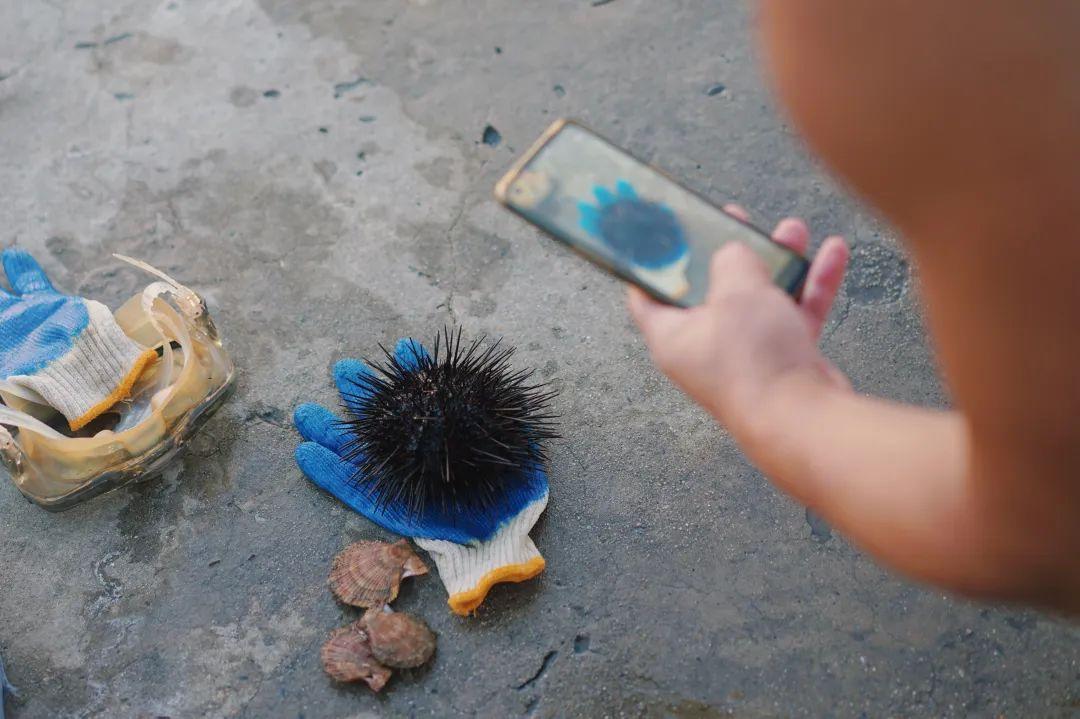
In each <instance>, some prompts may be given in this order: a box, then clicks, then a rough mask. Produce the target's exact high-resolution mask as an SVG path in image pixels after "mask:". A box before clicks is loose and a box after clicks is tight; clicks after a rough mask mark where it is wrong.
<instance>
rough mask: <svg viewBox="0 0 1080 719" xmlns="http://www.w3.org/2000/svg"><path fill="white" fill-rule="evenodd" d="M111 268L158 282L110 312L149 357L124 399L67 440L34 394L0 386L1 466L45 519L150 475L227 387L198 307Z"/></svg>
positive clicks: (226, 368)
mask: <svg viewBox="0 0 1080 719" xmlns="http://www.w3.org/2000/svg"><path fill="white" fill-rule="evenodd" d="M120 259H123V260H125V261H127V262H131V263H132V264H135V265H136V266H138V267H141V268H143V269H146V270H147V271H149V272H152V273H154V274H156V275H158V276H159V277H161V278H162V281H160V282H154V283H152V284H151V285H149V286H148V287H147V288H146V289H145V290H143V292H142V293H141V294H139V295H136V296H135V297H132V298H131V299H130V300H128V301H127V302H126V303H125V304H124V305H123V306H122V307H121V308H120V309H119V310H118V311H117V312H116V321H117V324H119V325H120V328H121V329H122V330H123V331H124V332H125V333H126V334H127V335H128V336H129V337H131V338H132V339H133V340H135V341H136V342H138V343H139V344H141V345H143V346H145V347H152V348H155V349H156V350H157V352H158V360H157V362H155V363H154V364H153V365H151V366H150V367H149V368H148V369H147V370H146V371H145V372H144V373H143V375H142V376H141V377H140V378H139V380H138V382H137V383H136V385H135V387H134V388H133V390H132V393H131V397H130V398H129V399H127V400H125V401H123V402H120V403H118V404H117V405H115V406H114V407H113V408H112V409H111V410H110V411H109V412H107V413H105V414H104V415H102V416H101V417H99V418H97V419H95V420H94V421H93V422H91V423H90V424H89V425H88V426H87V427H85V428H83V429H82V430H80V431H78V432H71V431H70V430H69V429H68V428H67V422H66V421H64V418H63V417H62V416H61V415H60V414H59V413H58V412H56V411H55V410H53V409H52V408H50V407H48V406H47V405H45V404H43V402H42V400H41V398H40V397H35V396H34V393H33V392H31V391H28V390H26V389H25V388H22V387H16V386H14V385H11V384H10V383H6V382H3V383H0V399H3V401H4V404H5V405H6V406H4V407H0V462H2V463H3V465H4V467H6V469H7V471H8V473H9V474H10V476H11V479H12V481H14V482H15V486H17V487H18V488H19V491H20V492H22V493H23V494H24V495H26V496H27V497H28V498H29V499H31V500H32V501H34V502H35V503H37V504H38V505H40V506H42V507H44V508H45V509H48V510H51V511H60V510H64V509H68V508H70V507H72V506H74V505H76V504H79V503H80V502H83V501H85V500H87V499H90V498H91V497H94V496H96V495H98V494H102V493H103V492H108V491H111V490H113V489H116V488H118V487H122V486H124V485H126V484H129V483H131V482H135V481H138V480H142V479H148V478H150V477H152V476H154V475H156V474H158V473H159V472H160V470H161V469H162V468H164V467H165V465H166V464H168V463H169V461H170V460H172V459H173V457H175V456H176V453H177V452H178V451H179V450H180V448H181V447H182V446H183V444H184V442H185V441H186V440H187V439H188V438H189V437H190V436H191V435H192V433H194V432H195V431H196V430H197V429H198V428H199V427H200V426H201V425H202V423H203V422H205V421H206V420H207V419H209V417H210V416H211V415H212V414H213V412H214V410H216V409H217V408H218V406H220V404H221V402H222V401H224V399H225V397H226V396H227V394H228V391H229V389H230V388H231V386H232V383H233V378H234V368H233V364H232V362H231V360H230V359H229V357H228V355H227V354H226V353H225V351H224V349H222V346H221V341H220V340H219V338H218V333H217V329H216V328H215V327H214V323H213V321H212V320H211V319H210V316H209V314H207V311H206V304H205V303H204V302H203V300H202V298H201V297H199V296H198V295H197V294H196V293H195V292H193V291H191V290H190V289H188V288H186V287H184V286H183V285H181V284H179V283H177V282H175V281H174V280H172V279H171V278H169V277H167V276H166V275H164V274H162V273H160V272H158V271H157V270H154V269H153V268H151V267H149V266H148V265H145V264H143V263H141V262H138V261H137V260H131V259H129V258H125V257H121V258H120Z"/></svg>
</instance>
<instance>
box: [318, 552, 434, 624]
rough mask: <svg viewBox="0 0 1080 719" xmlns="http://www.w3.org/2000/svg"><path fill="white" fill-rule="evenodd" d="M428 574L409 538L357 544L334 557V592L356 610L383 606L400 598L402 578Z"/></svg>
mask: <svg viewBox="0 0 1080 719" xmlns="http://www.w3.org/2000/svg"><path fill="white" fill-rule="evenodd" d="M427 571H428V568H427V566H426V565H425V564H424V563H423V561H421V560H420V557H418V556H416V554H415V553H414V552H413V550H412V547H411V546H409V541H408V540H407V539H402V540H400V541H397V542H395V543H393V544H387V543H386V542H356V543H355V544H350V545H349V546H348V547H346V548H345V549H344V550H342V552H341V553H340V554H338V555H337V556H336V557H334V564H333V566H332V567H331V568H330V580H329V582H330V591H332V592H333V593H334V596H336V597H337V598H338V599H340V600H341V601H343V602H345V603H346V604H350V605H352V606H354V607H362V608H365V609H366V608H369V607H380V606H382V605H383V604H386V603H387V602H392V601H394V598H395V597H397V594H398V588H399V587H400V586H401V579H402V577H413V576H416V575H419V574H427Z"/></svg>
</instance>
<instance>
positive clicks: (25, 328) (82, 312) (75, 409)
mask: <svg viewBox="0 0 1080 719" xmlns="http://www.w3.org/2000/svg"><path fill="white" fill-rule="evenodd" d="M0 259H2V261H3V265H4V273H5V274H6V275H7V278H8V283H9V284H10V285H11V289H12V292H11V293H10V294H9V293H8V292H5V291H3V290H2V289H0V379H4V380H6V381H8V382H10V383H12V384H14V385H18V386H20V387H24V388H27V389H30V390H32V391H33V392H35V393H37V394H38V395H40V396H41V398H42V399H43V400H44V402H45V404H47V405H49V406H51V407H53V408H54V409H56V410H57V411H59V412H60V413H61V414H62V415H64V417H65V418H67V421H68V424H69V425H70V427H71V429H72V431H75V430H78V429H81V428H82V427H84V426H86V425H87V424H88V423H89V422H90V421H92V420H93V419H94V418H96V417H97V416H99V415H101V414H103V413H104V412H106V411H107V410H108V409H109V408H110V407H112V406H113V405H114V404H116V403H117V402H119V401H120V400H122V399H125V398H126V397H127V396H128V394H129V393H130V392H131V388H132V386H133V385H134V384H135V381H136V380H137V379H138V378H139V375H140V374H142V372H143V370H144V369H146V367H147V366H148V365H150V364H151V363H152V362H153V361H154V360H155V359H157V353H156V352H155V351H154V350H153V349H146V348H143V347H140V346H139V345H138V344H136V343H135V342H134V341H132V340H131V339H130V338H129V337H128V336H127V335H125V334H124V332H123V330H121V329H120V327H119V325H117V324H116V320H115V319H114V318H113V314H112V312H111V311H110V310H109V308H108V307H106V306H105V305H103V304H101V303H100V302H95V301H93V300H85V299H83V298H81V297H69V296H68V295H64V294H61V293H60V292H57V291H56V289H54V288H53V286H52V283H51V282H49V278H48V277H46V276H45V271H44V270H42V269H41V266H40V265H38V263H37V262H36V261H35V260H34V258H33V257H31V256H30V254H29V253H27V252H26V251H25V250H22V249H19V248H17V247H9V248H8V249H6V250H4V252H3V255H2V256H0Z"/></svg>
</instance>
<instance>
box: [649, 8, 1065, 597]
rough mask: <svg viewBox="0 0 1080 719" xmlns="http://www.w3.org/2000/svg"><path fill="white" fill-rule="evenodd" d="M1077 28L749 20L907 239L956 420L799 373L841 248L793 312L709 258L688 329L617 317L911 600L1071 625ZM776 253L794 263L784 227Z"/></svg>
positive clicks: (744, 256) (823, 13)
mask: <svg viewBox="0 0 1080 719" xmlns="http://www.w3.org/2000/svg"><path fill="white" fill-rule="evenodd" d="M1078 26H1080V5H1077V4H1076V3H1074V2H1071V0H1055V1H1052V0H1041V1H1040V0H1033V2H1028V3H1014V2H1011V1H1010V0H985V1H984V0H956V1H955V2H950V3H940V2H934V1H933V0H916V1H911V0H882V2H873V3H866V2H862V1H861V0H805V1H803V2H798V3H792V2H786V1H785V0H764V2H763V4H762V28H763V33H764V40H765V45H766V48H767V50H768V55H769V57H770V60H771V63H772V68H773V72H774V75H775V77H776V82H777V86H778V88H779V90H780V93H781V96H782V98H783V99H784V100H785V101H786V103H787V106H788V107H789V109H790V111H791V113H792V115H793V117H794V118H795V120H796V121H797V122H798V123H799V125H800V126H801V127H802V129H803V131H804V133H805V136H806V137H807V140H808V142H809V143H810V144H811V145H812V146H813V147H814V149H816V150H817V151H818V152H819V153H820V154H821V156H822V157H823V158H824V159H825V161H826V162H827V163H829V164H830V165H831V167H832V168H833V169H834V170H836V171H837V172H838V174H840V175H841V176H842V177H843V178H844V179H845V180H847V181H848V182H849V184H850V185H851V186H852V187H853V188H854V189H855V190H856V191H858V192H860V193H861V194H862V195H863V196H864V197H865V198H867V199H868V200H869V201H870V202H871V203H872V204H874V205H875V206H876V207H877V208H878V209H879V210H880V211H882V212H883V213H884V214H885V215H886V216H887V217H888V218H889V219H890V220H891V221H892V222H893V223H894V224H895V225H896V226H897V227H899V228H900V229H901V231H902V232H903V233H904V235H905V239H906V240H907V241H908V242H909V247H910V249H911V251H912V254H913V256H914V259H915V261H916V263H917V264H918V266H919V269H920V274H921V278H922V285H923V288H924V293H925V294H924V299H925V302H926V305H927V310H928V315H929V319H930V324H931V329H932V332H933V334H934V338H935V341H936V343H937V345H938V348H939V351H940V356H941V360H942V364H943V368H944V371H945V374H946V376H947V377H948V379H949V383H950V386H951V388H952V391H953V395H954V399H955V403H956V406H957V407H958V410H957V411H956V412H955V413H938V412H931V411H926V410H919V409H914V408H906V407H902V406H898V405H893V404H890V403H885V402H880V401H877V400H873V399H869V398H864V397H858V396H856V395H854V394H852V393H850V392H849V391H848V390H847V389H846V388H845V387H843V386H842V384H841V383H839V382H838V381H837V380H836V377H835V371H834V370H831V369H830V368H828V366H827V365H826V364H825V362H824V360H823V359H821V357H820V355H818V354H817V353H816V350H815V349H814V347H813V345H814V342H815V341H816V333H817V331H818V329H819V327H820V320H821V318H822V316H823V315H822V306H824V307H825V308H826V309H827V307H828V305H829V304H830V303H831V300H832V295H833V293H834V292H835V284H836V283H838V277H836V275H837V267H838V266H840V267H841V271H842V264H843V257H842V256H841V249H840V248H841V247H842V245H840V244H838V241H834V242H833V243H832V244H831V245H830V244H828V243H827V244H826V245H825V246H824V247H823V249H822V251H821V252H820V253H819V257H818V258H817V260H816V261H815V270H814V271H813V272H812V274H811V278H810V284H809V285H808V292H807V296H806V297H804V300H803V305H802V306H796V305H794V303H791V302H790V301H787V300H786V298H784V297H783V296H782V295H779V293H775V292H773V291H772V288H770V287H768V286H767V282H764V281H763V279H764V274H763V273H760V272H759V270H760V267H758V266H757V265H755V258H754V257H753V256H752V255H750V254H749V253H748V252H745V251H741V248H729V250H730V251H725V252H724V253H721V255H719V256H718V257H717V260H716V261H715V262H714V268H713V275H712V280H713V286H714V292H713V294H712V296H711V297H710V303H709V305H708V306H707V307H705V308H701V310H700V311H698V310H692V311H689V312H685V311H679V310H673V309H670V308H665V307H660V306H658V305H655V304H654V303H650V302H649V301H648V300H647V299H646V298H644V297H642V296H640V295H636V294H635V295H632V302H631V307H632V310H633V311H634V315H635V318H636V319H637V320H638V322H639V324H640V325H641V326H642V329H643V331H644V333H645V336H646V339H647V341H648V342H649V345H650V348H651V349H652V351H653V354H654V357H655V358H656V359H657V362H658V364H659V365H660V366H661V367H662V368H663V369H664V370H665V371H666V372H668V374H669V375H671V376H672V378H673V379H674V380H675V381H676V382H677V383H678V384H679V385H680V386H682V387H683V389H685V390H686V391H687V392H688V393H689V394H690V395H691V396H692V397H694V398H695V399H696V400H698V401H699V402H700V403H701V404H703V405H704V406H706V407H707V408H709V409H710V411H712V412H713V414H714V415H716V416H717V418H718V419H720V420H721V421H722V422H724V423H725V424H726V425H727V426H728V427H729V428H730V429H731V431H732V432H733V433H734V434H735V436H736V438H737V439H739V441H740V442H741V443H742V444H743V446H744V448H745V449H746V451H747V453H748V454H749V456H750V457H751V458H752V459H754V461H755V462H757V463H758V464H759V465H760V466H761V467H762V468H763V469H764V470H765V471H766V473H768V474H769V475H770V476H771V477H772V478H773V479H774V481H776V483H777V484H778V485H780V486H781V487H782V488H783V489H785V490H787V491H789V492H790V493H792V494H793V495H795V496H796V497H797V498H798V499H800V500H802V501H804V502H807V503H810V504H811V505H812V506H814V507H815V508H816V509H818V511H820V512H822V513H823V514H824V515H825V516H826V517H827V518H829V519H830V520H831V521H832V522H834V523H835V524H836V525H837V526H838V527H840V528H841V529H842V530H844V531H845V532H847V533H848V535H849V536H851V537H852V538H853V539H854V540H855V541H856V542H857V543H859V544H861V545H862V546H863V547H865V548H866V549H868V550H869V551H870V552H872V553H874V554H875V555H877V556H878V557H880V558H882V559H883V560H885V561H886V562H887V563H889V564H891V565H892V566H894V567H897V568H899V569H900V570H902V571H904V572H906V573H908V574H910V575H912V576H915V577H917V578H919V579H922V580H925V581H930V582H934V583H937V584H940V585H943V586H946V587H949V588H951V589H954V590H958V591H963V592H965V593H971V594H976V595H980V596H992V597H1004V598H1013V599H1021V600H1025V601H1030V602H1036V603H1042V604H1047V605H1052V606H1056V607H1058V608H1062V609H1066V610H1071V611H1080V566H1078V564H1080V561H1078V559H1077V557H1080V521H1077V519H1076V517H1077V515H1078V512H1080V379H1078V375H1077V372H1076V360H1075V358H1076V357H1077V356H1080V331H1078V329H1077V328H1078V321H1077V319H1076V316H1077V313H1080V281H1077V279H1075V276H1076V274H1077V270H1078V269H1080V212H1078V211H1077V209H1076V207H1077V199H1078V195H1080V129H1078V128H1080V44H1078V43H1076V42H1075V35H1074V30H1075V28H1076V27H1078ZM803 231H805V228H804V229H803ZM778 235H780V238H781V240H782V241H787V242H788V243H789V244H792V243H793V242H795V243H796V244H797V243H798V242H803V243H805V240H804V239H798V238H796V237H795V236H794V235H793V234H792V233H791V232H790V226H789V227H788V229H787V230H784V229H783V226H782V227H781V228H778ZM785 235H786V236H785ZM833 279H836V283H834V282H832V280H833ZM785 301H786V302H787V304H786V305H785V304H784V302H785ZM793 317H798V318H799V319H800V321H801V322H802V323H803V324H804V325H805V327H806V328H807V329H806V330H805V331H801V330H800V329H799V328H798V326H797V325H796V324H794V322H793V319H792V318H793ZM695 348H701V349H700V350H697V349H695Z"/></svg>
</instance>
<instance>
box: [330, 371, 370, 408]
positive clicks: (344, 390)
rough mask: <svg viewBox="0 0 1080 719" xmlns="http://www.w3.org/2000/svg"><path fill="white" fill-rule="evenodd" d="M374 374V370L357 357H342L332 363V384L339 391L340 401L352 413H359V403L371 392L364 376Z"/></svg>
mask: <svg viewBox="0 0 1080 719" xmlns="http://www.w3.org/2000/svg"><path fill="white" fill-rule="evenodd" d="M375 376H377V375H376V373H375V370H373V369H371V367H369V366H368V365H367V363H366V362H361V361H360V360H358V359H343V360H339V361H337V362H335V363H334V384H335V385H336V386H337V388H338V392H340V393H341V401H342V402H344V403H345V407H346V409H348V410H349V412H351V413H352V414H354V415H358V414H361V408H360V405H361V404H362V403H363V401H364V399H366V398H367V396H368V395H369V394H371V389H370V388H369V387H368V385H367V383H366V382H365V381H364V378H365V377H375Z"/></svg>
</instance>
